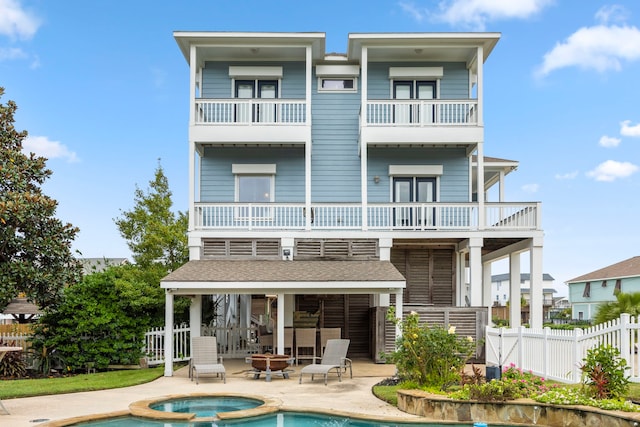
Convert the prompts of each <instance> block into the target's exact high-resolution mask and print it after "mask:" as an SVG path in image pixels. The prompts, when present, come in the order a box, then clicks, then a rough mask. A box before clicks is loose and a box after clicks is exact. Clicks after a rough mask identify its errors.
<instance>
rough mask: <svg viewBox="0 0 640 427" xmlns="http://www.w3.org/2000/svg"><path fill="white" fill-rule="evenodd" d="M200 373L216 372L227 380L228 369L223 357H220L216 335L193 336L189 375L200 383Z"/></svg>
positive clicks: (224, 380) (223, 379)
mask: <svg viewBox="0 0 640 427" xmlns="http://www.w3.org/2000/svg"><path fill="white" fill-rule="evenodd" d="M200 374H216V376H220V377H222V381H223V382H224V383H226V382H227V376H226V370H225V369H224V365H223V364H222V357H220V358H218V344H217V342H216V337H193V338H191V360H190V361H189V376H190V377H191V381H193V377H194V376H195V378H196V384H198V380H199V376H200Z"/></svg>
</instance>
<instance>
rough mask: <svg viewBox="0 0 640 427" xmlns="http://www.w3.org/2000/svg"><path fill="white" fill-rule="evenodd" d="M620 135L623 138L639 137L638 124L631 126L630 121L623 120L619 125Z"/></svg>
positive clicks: (639, 124)
mask: <svg viewBox="0 0 640 427" xmlns="http://www.w3.org/2000/svg"><path fill="white" fill-rule="evenodd" d="M620 135H623V136H640V123H638V124H636V125H631V120H625V121H624V122H621V123H620Z"/></svg>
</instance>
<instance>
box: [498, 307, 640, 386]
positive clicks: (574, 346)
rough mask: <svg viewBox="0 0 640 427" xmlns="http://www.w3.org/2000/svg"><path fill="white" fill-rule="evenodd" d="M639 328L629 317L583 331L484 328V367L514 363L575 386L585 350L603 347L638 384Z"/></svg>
mask: <svg viewBox="0 0 640 427" xmlns="http://www.w3.org/2000/svg"><path fill="white" fill-rule="evenodd" d="M639 329H640V320H638V319H636V318H634V317H631V316H629V315H628V314H622V315H621V317H620V318H619V319H616V320H613V321H611V322H607V323H602V324H600V325H595V326H592V327H590V328H588V329H584V330H583V329H574V330H557V329H550V328H544V329H536V328H525V327H520V328H516V329H507V328H487V330H486V337H485V339H486V341H485V343H486V346H485V347H486V364H487V366H499V367H500V368H501V369H504V368H506V367H508V366H510V365H511V364H513V365H515V366H516V367H517V368H520V369H522V370H525V371H531V372H532V373H533V374H535V375H539V376H541V377H544V378H547V379H551V380H555V381H559V382H564V383H569V384H575V383H579V382H580V381H581V375H582V373H581V371H580V366H581V365H582V364H583V363H584V358H585V357H586V355H587V350H589V349H591V348H594V347H597V346H598V345H600V344H603V345H610V346H612V347H615V348H617V349H618V350H619V351H620V357H621V358H624V359H625V360H626V362H627V366H629V369H628V371H627V373H628V378H629V381H631V382H640V352H639V351H638V350H639V348H640V345H639V337H638V335H639V334H638V330H639Z"/></svg>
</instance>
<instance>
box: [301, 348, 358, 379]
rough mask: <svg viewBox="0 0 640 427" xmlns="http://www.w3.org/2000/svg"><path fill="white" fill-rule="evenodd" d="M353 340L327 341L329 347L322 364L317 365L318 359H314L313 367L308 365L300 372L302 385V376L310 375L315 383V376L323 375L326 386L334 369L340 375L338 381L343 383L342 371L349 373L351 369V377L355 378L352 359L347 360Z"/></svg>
mask: <svg viewBox="0 0 640 427" xmlns="http://www.w3.org/2000/svg"><path fill="white" fill-rule="evenodd" d="M350 342H351V340H346V339H330V340H327V347H326V348H325V350H324V354H323V355H322V359H320V363H315V361H316V359H318V358H317V357H316V358H314V360H313V362H314V363H312V364H311V365H307V366H305V367H304V368H302V370H300V381H298V383H299V384H302V375H304V374H310V375H311V381H313V377H314V375H316V374H318V375H320V374H322V375H323V376H324V385H327V377H328V375H329V372H330V371H331V370H332V369H335V371H336V373H337V374H338V381H342V371H343V370H344V372H346V371H347V368H349V374H350V377H351V378H353V370H352V369H351V359H348V358H347V351H348V350H349V343H350Z"/></svg>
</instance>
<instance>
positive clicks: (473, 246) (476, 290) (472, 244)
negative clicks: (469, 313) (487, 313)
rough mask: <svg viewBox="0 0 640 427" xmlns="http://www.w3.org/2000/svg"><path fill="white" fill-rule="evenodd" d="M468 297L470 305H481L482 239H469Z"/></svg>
mask: <svg viewBox="0 0 640 427" xmlns="http://www.w3.org/2000/svg"><path fill="white" fill-rule="evenodd" d="M469 286H470V289H469V299H470V301H471V306H472V307H480V306H482V239H481V238H472V239H469Z"/></svg>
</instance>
